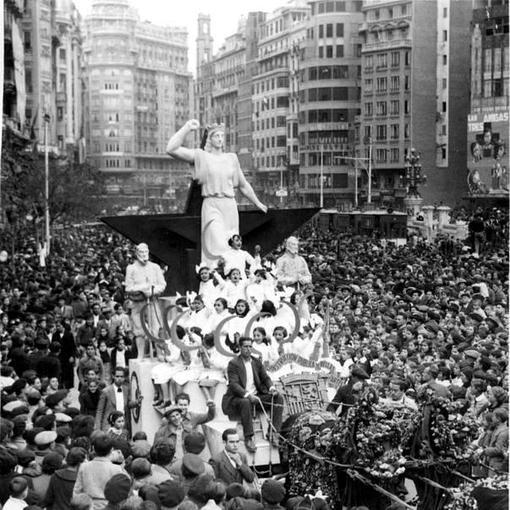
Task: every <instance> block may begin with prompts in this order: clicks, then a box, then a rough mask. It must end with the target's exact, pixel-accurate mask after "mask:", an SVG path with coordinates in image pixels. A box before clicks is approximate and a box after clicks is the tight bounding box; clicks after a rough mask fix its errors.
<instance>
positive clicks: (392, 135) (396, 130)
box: [364, 124, 411, 141]
mask: <svg viewBox="0 0 510 510" xmlns="http://www.w3.org/2000/svg"><path fill="white" fill-rule="evenodd" d="M374 131H375V139H376V140H379V141H381V140H388V139H390V140H396V139H398V138H400V124H390V125H389V126H387V125H386V124H377V125H376V126H375V130H374V129H373V126H365V133H364V135H365V138H366V139H368V138H372V137H373V135H374ZM388 135H389V137H388ZM410 136H411V129H410V127H409V124H404V138H405V139H407V138H409V137H410Z"/></svg>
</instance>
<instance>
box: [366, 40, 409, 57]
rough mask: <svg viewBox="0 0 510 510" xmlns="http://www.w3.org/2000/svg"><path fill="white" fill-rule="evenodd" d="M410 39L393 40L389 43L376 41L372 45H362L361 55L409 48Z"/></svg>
mask: <svg viewBox="0 0 510 510" xmlns="http://www.w3.org/2000/svg"><path fill="white" fill-rule="evenodd" d="M411 47H412V40H411V38H406V39H393V40H391V41H377V42H374V43H368V44H364V45H363V47H362V49H361V53H368V52H370V51H379V50H387V49H393V48H411Z"/></svg>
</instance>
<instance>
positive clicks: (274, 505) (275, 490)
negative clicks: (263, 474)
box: [260, 479, 285, 510]
mask: <svg viewBox="0 0 510 510" xmlns="http://www.w3.org/2000/svg"><path fill="white" fill-rule="evenodd" d="M260 492H261V495H262V502H263V505H264V510H280V509H283V507H282V506H280V503H281V502H282V501H283V500H284V499H285V488H284V487H283V485H282V484H281V483H280V482H278V481H277V480H272V479H269V480H266V481H265V482H264V483H263V484H262V487H261V491H260Z"/></svg>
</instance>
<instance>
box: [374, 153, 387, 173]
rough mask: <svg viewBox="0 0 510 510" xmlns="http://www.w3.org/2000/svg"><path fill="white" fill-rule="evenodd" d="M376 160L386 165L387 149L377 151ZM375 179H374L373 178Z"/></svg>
mask: <svg viewBox="0 0 510 510" xmlns="http://www.w3.org/2000/svg"><path fill="white" fill-rule="evenodd" d="M375 159H376V161H378V162H379V163H386V149H376V151H375ZM372 179H373V177H372Z"/></svg>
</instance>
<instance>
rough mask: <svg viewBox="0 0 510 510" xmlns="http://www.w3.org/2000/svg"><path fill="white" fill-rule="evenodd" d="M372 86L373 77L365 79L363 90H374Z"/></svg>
mask: <svg viewBox="0 0 510 510" xmlns="http://www.w3.org/2000/svg"><path fill="white" fill-rule="evenodd" d="M372 87H373V81H372V80H371V79H369V80H365V87H364V89H363V90H364V91H365V92H372Z"/></svg>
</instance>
